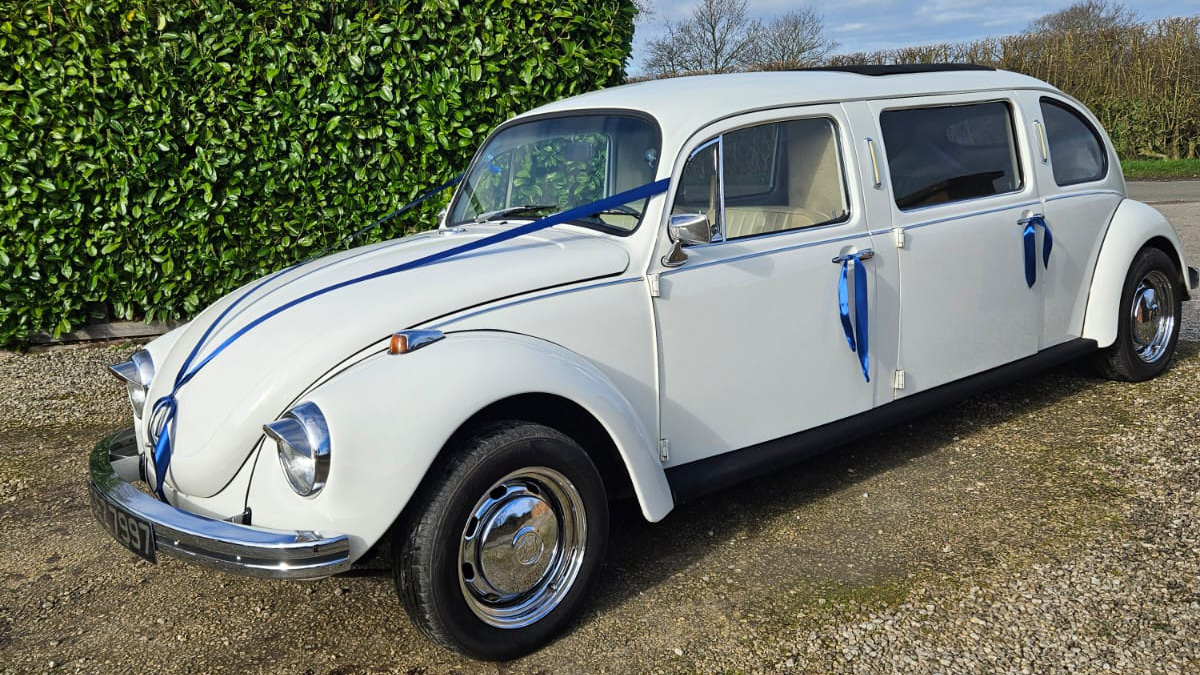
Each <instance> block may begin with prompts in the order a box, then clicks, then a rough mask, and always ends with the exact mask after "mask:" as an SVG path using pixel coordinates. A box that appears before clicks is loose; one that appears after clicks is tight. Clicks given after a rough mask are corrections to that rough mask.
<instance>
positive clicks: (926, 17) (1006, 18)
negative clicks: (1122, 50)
mask: <svg viewBox="0 0 1200 675" xmlns="http://www.w3.org/2000/svg"><path fill="white" fill-rule="evenodd" d="M651 2H652V5H651V6H652V9H653V10H654V15H653V16H651V17H649V18H647V19H642V20H639V22H638V26H637V32H636V33H635V34H634V40H633V58H632V62H631V64H630V68H629V72H630V73H631V74H637V73H641V72H643V67H642V63H643V62H644V61H645V59H646V43H647V42H648V41H649V40H651V39H653V38H655V37H658V36H660V35H661V34H662V32H663V23H664V21H665V20H668V19H669V20H671V21H673V22H677V21H682V20H684V19H686V18H688V16H689V14H690V13H691V9H692V7H693V6H695V4H696V0H651ZM1073 3H1074V0H1041V1H1040V2H1037V1H1034V0H1002V2H1000V1H998V0H835V2H828V3H826V2H810V3H804V2H799V1H797V0H747V2H746V8H747V10H748V12H749V14H750V15H751V18H756V19H769V18H771V17H773V16H779V15H780V14H784V13H786V12H788V11H789V10H791V9H795V8H796V7H800V6H805V5H808V6H812V7H815V8H816V9H817V11H819V12H821V13H822V15H823V17H824V19H825V34H826V36H827V37H830V38H832V39H834V40H836V41H837V42H838V43H839V47H838V49H837V50H835V51H836V52H839V53H847V52H872V51H876V50H879V49H891V48H894V47H908V46H915V45H925V44H933V43H939V42H961V41H969V40H975V39H978V38H984V37H989V36H999V35H1011V34H1013V33H1019V32H1021V31H1022V30H1024V29H1025V28H1026V27H1027V26H1028V25H1029V23H1030V22H1031V21H1033V20H1034V19H1037V18H1038V17H1041V16H1044V15H1046V14H1049V13H1051V12H1056V11H1058V10H1060V9H1064V8H1066V7H1069V6H1070V5H1072V4H1073ZM1124 5H1125V6H1126V7H1128V8H1130V9H1132V10H1134V11H1136V12H1138V13H1139V14H1140V15H1141V17H1142V18H1143V19H1150V20H1153V19H1162V18H1166V17H1170V16H1192V15H1195V14H1200V0H1130V1H1127V2H1125V3H1124ZM998 7H1002V8H1003V9H998Z"/></svg>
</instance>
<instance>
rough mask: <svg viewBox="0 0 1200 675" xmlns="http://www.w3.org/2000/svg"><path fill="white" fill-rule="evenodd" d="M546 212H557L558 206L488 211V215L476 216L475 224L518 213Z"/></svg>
mask: <svg viewBox="0 0 1200 675" xmlns="http://www.w3.org/2000/svg"><path fill="white" fill-rule="evenodd" d="M545 210H551V211H557V210H558V204H523V205H521V206H510V207H508V208H506V209H499V210H497V211H488V212H487V213H481V214H479V215H478V216H475V222H477V223H486V222H488V221H489V220H499V219H501V218H504V217H506V216H515V215H517V214H518V213H527V212H529V211H545Z"/></svg>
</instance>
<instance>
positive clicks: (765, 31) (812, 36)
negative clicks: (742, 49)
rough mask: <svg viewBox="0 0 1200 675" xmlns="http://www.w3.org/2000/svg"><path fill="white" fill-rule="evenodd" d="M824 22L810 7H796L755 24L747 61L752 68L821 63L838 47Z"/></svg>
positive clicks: (795, 66)
mask: <svg viewBox="0 0 1200 675" xmlns="http://www.w3.org/2000/svg"><path fill="white" fill-rule="evenodd" d="M824 30H825V22H824V21H823V20H822V19H821V15H820V14H819V13H817V11H816V10H814V9H812V8H810V7H804V8H801V9H797V10H793V11H791V12H788V13H787V14H784V15H783V16H778V17H775V18H774V19H771V20H770V21H768V22H767V23H765V24H758V25H756V26H755V31H754V32H755V35H754V39H753V40H751V42H750V46H749V47H748V48H747V50H746V57H745V59H744V61H745V64H746V65H747V66H748V67H749V68H750V69H753V70H788V69H792V68H804V67H807V66H815V65H818V64H820V63H822V62H823V61H824V60H825V57H827V56H829V53H830V52H832V51H833V50H834V49H836V48H837V42H834V41H833V40H830V39H827V38H825V37H824V35H823V34H824Z"/></svg>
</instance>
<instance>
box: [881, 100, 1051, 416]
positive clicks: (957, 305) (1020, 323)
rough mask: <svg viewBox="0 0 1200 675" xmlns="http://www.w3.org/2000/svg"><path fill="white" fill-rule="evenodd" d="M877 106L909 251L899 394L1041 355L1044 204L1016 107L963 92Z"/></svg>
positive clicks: (905, 252) (903, 280) (898, 221)
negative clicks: (1029, 235) (1035, 221)
mask: <svg viewBox="0 0 1200 675" xmlns="http://www.w3.org/2000/svg"><path fill="white" fill-rule="evenodd" d="M871 108H872V111H873V113H874V116H875V118H876V119H877V120H878V123H879V126H880V132H881V133H880V135H881V138H882V141H883V146H884V152H885V155H886V165H887V172H886V173H887V175H888V179H889V180H888V184H889V187H890V190H891V194H892V204H891V208H892V219H893V222H894V224H895V226H896V229H897V233H896V236H895V240H896V242H897V245H898V246H899V248H900V254H899V256H898V259H899V267H900V288H901V293H900V295H901V299H900V326H899V355H898V357H897V360H898V364H899V365H898V368H899V369H900V370H901V371H902V372H903V376H904V377H903V378H897V384H901V383H902V384H903V386H902V388H901V387H899V386H898V388H897V391H896V395H897V397H899V396H906V395H911V394H913V393H916V392H919V391H925V390H928V389H931V388H933V387H936V386H938V385H941V384H945V383H947V382H952V381H954V380H957V379H960V378H963V377H966V376H969V375H972V374H975V373H979V372H982V371H985V370H988V369H990V368H993V367H996V366H999V365H1002V364H1005V363H1008V362H1011V361H1015V360H1018V359H1020V358H1023V357H1026V356H1030V355H1032V354H1034V353H1035V352H1036V351H1037V349H1038V344H1039V339H1040V335H1041V326H1042V298H1041V294H1040V289H1039V288H1038V287H1037V281H1038V279H1043V278H1044V270H1043V269H1042V267H1043V263H1042V260H1041V248H1040V247H1041V245H1042V242H1043V239H1044V231H1041V230H1039V229H1038V228H1037V227H1036V225H1033V226H1031V225H1030V221H1029V219H1030V218H1031V217H1032V216H1034V215H1036V214H1037V213H1038V212H1039V210H1040V208H1041V204H1040V202H1039V201H1038V197H1037V191H1036V187H1035V183H1034V181H1033V180H1031V179H1030V178H1029V177H1028V176H1029V173H1030V170H1029V167H1028V162H1027V159H1028V158H1027V157H1025V156H1024V155H1025V153H1022V152H1020V148H1022V147H1027V146H1026V144H1025V140H1026V137H1025V135H1024V133H1023V127H1022V125H1020V124H1019V123H1018V120H1019V109H1018V108H1017V106H1016V104H1015V102H1014V101H1013V100H1012V99H1011V97H1008V96H1005V95H996V94H988V95H976V96H966V95H956V96H938V97H920V98H913V99H892V100H887V101H879V102H874V103H872V104H871ZM1030 227H1033V229H1034V230H1035V232H1034V235H1033V242H1032V243H1033V246H1034V247H1035V250H1034V251H1033V255H1034V258H1032V259H1031V258H1030V257H1029V256H1027V253H1026V245H1025V244H1026V242H1025V231H1026V229H1028V228H1030ZM1031 264H1036V268H1034V269H1032V270H1030V269H1029V265H1031ZM1030 271H1032V273H1033V279H1032V283H1031V282H1030V278H1029V273H1030Z"/></svg>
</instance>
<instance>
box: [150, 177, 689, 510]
mask: <svg viewBox="0 0 1200 675" xmlns="http://www.w3.org/2000/svg"><path fill="white" fill-rule="evenodd" d="M458 180H459V179H454V180H453V181H451V182H449V183H445V184H443V185H442V186H440V187H439V188H435V189H434V190H431V191H430V192H427V193H425V194H424V195H422V196H421V197H419V198H418V199H417V200H416V201H414V202H412V203H409V204H406V205H405V206H403V207H401V208H399V209H397V210H396V211H394V212H392V213H390V214H388V215H387V216H384V217H383V218H381V219H379V220H378V221H376V222H375V223H372V224H371V225H369V226H368V227H366V228H363V229H362V230H359V231H358V232H356V233H353V234H351V235H350V238H353V237H356V236H358V235H360V234H361V233H363V232H365V231H367V230H368V229H370V228H372V227H375V226H377V225H378V224H379V223H382V222H384V221H386V220H388V219H391V218H394V217H395V216H398V215H400V214H401V213H403V212H404V211H407V210H409V209H411V208H413V207H415V206H417V205H418V204H420V203H421V202H423V201H425V200H426V199H429V198H430V197H432V196H433V195H434V194H436V193H437V192H438V191H440V190H444V189H446V188H448V187H450V186H451V185H454V184H455V183H457V182H458ZM668 185H670V179H669V178H664V179H662V180H659V181H655V182H653V183H647V184H645V185H641V186H639V187H636V188H633V189H632V190H626V191H625V192H620V193H617V194H615V195H612V196H611V197H605V198H604V199H600V200H598V201H594V202H592V203H590V204H584V205H583V206H577V207H575V208H572V209H567V210H566V211H559V212H558V213H555V214H552V215H549V216H546V217H545V218H542V219H541V220H535V221H533V222H531V223H527V224H525V225H519V226H517V227H514V228H511V229H508V230H505V231H503V232H498V233H496V234H493V235H490V236H487V237H483V238H482V239H476V240H475V241H470V242H467V243H465V244H462V245H460V246H455V247H453V248H449V249H446V250H445V251H440V252H438V253H432V254H430V255H427V256H425V257H423V258H418V259H416V260H410V261H408V262H405V263H401V264H399V265H393V266H391V267H386V268H384V269H381V270H377V271H375V272H370V273H367V274H363V275H361V276H357V277H354V278H353V279H347V280H345V281H340V282H338V283H336V284H332V285H330V286H326V287H325V288H321V289H318V290H315V291H312V292H310V293H307V294H305V295H302V296H300V297H298V298H295V299H293V300H290V301H288V302H285V303H284V304H282V305H280V306H278V307H276V308H275V309H272V310H271V311H269V312H267V313H265V314H263V315H262V316H259V317H258V318H256V319H254V320H253V321H251V322H249V323H247V324H246V325H244V326H242V327H241V328H239V329H238V330H237V331H235V332H234V333H233V335H230V336H229V337H228V338H226V339H225V340H224V341H223V342H221V344H219V345H217V347H216V348H215V349H213V350H212V352H210V353H209V354H208V356H205V357H204V358H203V359H201V360H200V361H199V362H198V363H196V364H195V365H193V364H192V362H193V361H195V360H196V358H197V356H198V355H199V353H200V349H201V348H202V347H203V346H204V344H205V343H206V342H207V341H208V338H209V336H210V335H211V334H212V332H213V330H214V329H215V328H216V327H217V325H218V324H220V323H221V321H222V319H224V318H225V316H226V315H228V314H229V312H230V311H231V310H233V308H234V307H236V306H238V305H239V304H240V303H241V302H242V301H243V300H245V299H246V298H247V297H249V296H250V295H252V294H253V293H254V292H255V291H257V290H258V289H259V288H262V286H263V285H264V284H266V283H267V282H269V281H271V280H272V279H274V278H276V277H277V276H279V275H280V274H282V273H284V272H286V271H287V270H290V269H293V268H295V267H296V265H292V266H291V267H288V268H285V269H283V270H280V271H279V272H275V273H274V274H271V275H269V276H267V277H266V278H264V279H263V280H262V281H260V282H258V283H257V284H255V285H254V287H253V288H251V289H250V290H249V291H246V292H245V293H243V294H242V295H241V296H239V297H238V298H237V299H236V300H234V301H233V302H232V303H230V304H229V306H227V307H226V308H225V309H224V310H223V311H222V312H221V314H220V315H218V316H217V318H216V320H215V321H213V322H212V323H211V324H209V326H208V328H207V329H205V331H204V334H203V335H202V336H201V337H200V340H199V341H198V342H196V345H195V346H194V347H193V348H192V351H191V352H190V353H189V354H188V356H187V358H186V359H185V360H184V362H183V365H181V366H180V367H179V372H178V373H177V374H176V375H175V385H174V387H173V388H172V389H171V393H170V394H167V395H166V396H163V397H162V398H159V399H158V400H157V401H155V402H154V407H153V408H152V410H151V417H150V419H151V424H152V425H159V426H161V431H160V433H159V436H158V440H157V441H156V442H155V445H154V476H155V481H156V485H155V487H154V490H155V492H157V493H158V496H159V498H161V499H164V500H165V499H166V496H165V495H164V494H163V491H162V485H163V479H164V478H165V477H166V472H167V469H168V468H169V467H170V464H171V451H172V443H171V425H172V423H173V422H174V421H175V418H176V417H177V416H178V413H179V403H178V401H177V399H176V396H177V394H178V393H179V390H180V388H182V387H183V386H184V385H185V384H187V383H188V382H190V381H191V379H192V378H193V377H195V376H196V374H197V373H199V372H200V370H201V369H203V368H204V366H206V365H208V363H209V362H211V361H212V360H213V359H214V358H216V357H217V355H218V354H220V353H221V352H223V351H225V349H226V348H228V347H229V346H230V345H231V344H233V343H234V342H236V341H237V340H238V339H240V338H241V337H242V336H243V335H245V334H246V333H248V332H250V331H251V330H253V329H254V328H256V327H257V326H259V325H260V324H262V323H263V322H265V321H267V320H268V319H270V318H271V317H273V316H276V315H278V314H280V313H282V312H285V311H287V310H289V309H291V308H292V307H295V306H296V305H299V304H301V303H304V302H308V301H309V300H312V299H313V298H317V297H320V296H322V295H325V294H326V293H331V292H333V291H336V290H338V289H340V288H345V287H347V286H353V285H354V284H360V283H362V282H364V281H370V280H372V279H378V278H380V277H385V276H389V275H392V274H397V273H399V272H404V271H407V270H411V269H415V268H418V267H424V266H426V265H431V264H433V263H436V262H440V261H442V260H445V259H447V258H451V257H454V256H457V255H461V254H463V253H467V252H469V251H474V250H476V249H480V248H483V247H485V246H491V245H493V244H499V243H501V242H504V241H508V240H509V239H515V238H517V237H520V236H523V235H526V234H529V233H531V232H537V231H538V230H544V229H546V228H548V227H553V226H555V225H559V224H562V223H566V222H569V221H572V220H576V219H578V218H584V217H587V216H591V215H594V214H596V213H598V212H600V211H604V210H606V209H611V208H616V207H618V206H621V205H624V204H628V203H629V202H635V201H638V200H641V199H646V198H648V197H652V196H654V195H656V194H660V193H662V192H666V190H667V186H668ZM160 411H161V414H162V417H161V418H160V417H159V413H160Z"/></svg>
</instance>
